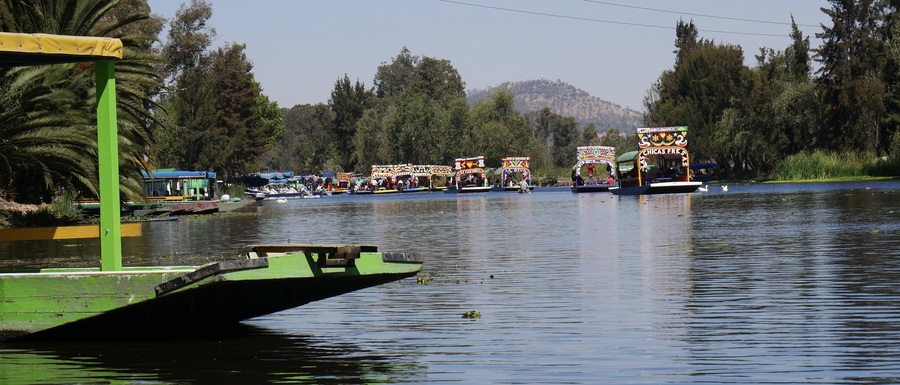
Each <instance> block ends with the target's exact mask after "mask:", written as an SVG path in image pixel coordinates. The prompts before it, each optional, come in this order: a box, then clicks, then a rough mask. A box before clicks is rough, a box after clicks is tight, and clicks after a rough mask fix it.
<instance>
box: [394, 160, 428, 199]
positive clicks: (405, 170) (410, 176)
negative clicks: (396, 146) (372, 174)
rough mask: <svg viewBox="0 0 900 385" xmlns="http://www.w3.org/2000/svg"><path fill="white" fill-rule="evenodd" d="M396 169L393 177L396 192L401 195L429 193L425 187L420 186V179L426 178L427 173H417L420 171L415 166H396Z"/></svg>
mask: <svg viewBox="0 0 900 385" xmlns="http://www.w3.org/2000/svg"><path fill="white" fill-rule="evenodd" d="M397 168H398V169H397V171H396V172H395V173H394V176H393V179H394V183H396V186H397V191H399V192H402V193H411V192H422V191H430V189H429V188H428V187H427V186H423V185H422V180H421V179H420V178H427V177H428V174H427V173H424V172H417V171H420V169H419V170H417V169H416V166H413V165H411V164H403V165H398V166H397Z"/></svg>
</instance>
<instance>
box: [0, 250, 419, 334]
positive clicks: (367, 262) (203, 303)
mask: <svg viewBox="0 0 900 385" xmlns="http://www.w3.org/2000/svg"><path fill="white" fill-rule="evenodd" d="M422 262H423V260H422V259H421V258H419V257H418V256H416V255H415V254H408V253H380V252H378V250H377V247H376V246H371V245H314V244H309V245H305V244H288V245H260V246H255V247H253V248H252V249H251V250H250V251H249V252H248V254H247V256H246V257H245V258H242V259H234V260H225V261H220V262H214V263H210V264H207V265H203V266H199V267H189V266H176V267H151V268H125V269H123V270H122V271H117V272H104V271H100V270H99V269H44V270H41V271H38V272H32V273H6V274H0V283H2V285H3V289H4V293H5V296H6V300H5V301H4V302H3V303H0V315H2V318H0V320H2V321H0V340H48V339H52V340H60V339H69V340H78V339H83V340H94V339H130V338H144V337H148V336H174V335H182V334H190V333H199V332H202V331H204V330H209V329H216V328H225V327H229V326H233V325H234V324H236V323H239V322H241V321H244V320H247V319H250V318H254V317H258V316H262V315H266V314H271V313H275V312H278V311H282V310H286V309H290V308H294V307H297V306H301V305H304V304H307V303H309V302H313V301H318V300H321V299H326V298H330V297H334V296H337V295H341V294H345V293H348V292H351V291H355V290H360V289H364V288H367V287H371V286H376V285H380V284H384V283H387V282H391V281H395V280H399V279H403V278H407V277H411V276H414V275H416V274H417V273H418V272H419V270H420V268H421V265H422ZM76 293H78V295H75V294H76ZM47 298H54V300H53V301H47ZM98 331H102V333H99V334H98Z"/></svg>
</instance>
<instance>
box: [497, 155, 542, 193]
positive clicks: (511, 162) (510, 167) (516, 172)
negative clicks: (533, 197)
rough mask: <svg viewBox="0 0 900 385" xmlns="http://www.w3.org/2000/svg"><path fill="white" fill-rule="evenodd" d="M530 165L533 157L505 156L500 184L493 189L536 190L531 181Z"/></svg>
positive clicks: (507, 190)
mask: <svg viewBox="0 0 900 385" xmlns="http://www.w3.org/2000/svg"><path fill="white" fill-rule="evenodd" d="M530 167H531V157H528V156H525V157H508V158H503V166H502V167H501V168H500V186H496V187H494V188H493V189H491V190H492V191H506V192H510V191H517V192H531V190H534V184H532V183H531V168H530ZM523 184H524V186H523Z"/></svg>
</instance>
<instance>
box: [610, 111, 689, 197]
mask: <svg viewBox="0 0 900 385" xmlns="http://www.w3.org/2000/svg"><path fill="white" fill-rule="evenodd" d="M687 130H688V128H687V127H686V126H675V127H654V128H638V129H637V134H638V137H639V142H638V146H639V147H640V149H639V150H637V151H631V152H627V153H625V154H622V155H621V156H619V158H618V159H617V160H616V165H617V168H618V171H619V186H617V187H610V189H609V191H610V192H612V193H613V194H616V195H640V194H673V193H692V192H694V191H697V188H699V187H700V185H701V184H702V183H701V182H697V181H691V171H690V164H691V163H690V155H689V153H688V151H687Z"/></svg>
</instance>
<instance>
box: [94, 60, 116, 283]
mask: <svg viewBox="0 0 900 385" xmlns="http://www.w3.org/2000/svg"><path fill="white" fill-rule="evenodd" d="M96 66H97V154H98V155H99V157H100V159H99V166H100V174H99V176H100V191H99V193H100V197H99V198H100V270H103V271H116V270H122V228H121V218H120V216H121V213H120V206H119V204H120V203H119V134H118V124H117V122H116V70H115V62H114V61H113V60H100V61H97V62H96Z"/></svg>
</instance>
